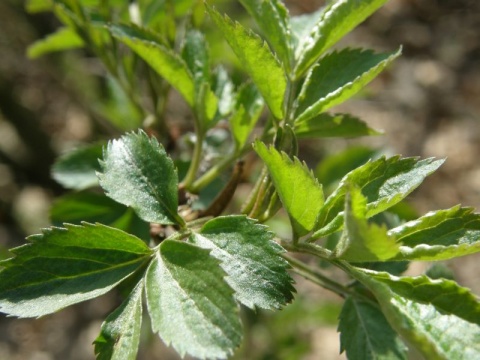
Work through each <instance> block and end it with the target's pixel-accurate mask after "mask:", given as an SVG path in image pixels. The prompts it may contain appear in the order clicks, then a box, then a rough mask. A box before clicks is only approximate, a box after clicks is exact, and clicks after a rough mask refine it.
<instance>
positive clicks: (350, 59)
mask: <svg viewBox="0 0 480 360" xmlns="http://www.w3.org/2000/svg"><path fill="white" fill-rule="evenodd" d="M400 53H401V50H398V51H397V52H395V53H384V54H375V53H374V52H373V51H371V50H361V49H345V50H342V51H338V52H337V51H334V52H332V53H330V54H328V55H326V56H325V57H324V58H322V59H321V60H320V62H319V63H318V65H316V66H315V67H314V68H312V70H311V71H310V72H309V73H308V75H307V78H306V79H305V82H304V84H303V86H302V90H301V91H300V94H299V95H298V98H297V100H296V110H295V116H296V120H295V121H296V122H302V121H305V120H308V119H310V118H312V117H314V116H317V115H319V114H320V113H322V112H324V111H326V110H328V109H329V108H331V107H332V106H335V105H338V104H340V103H342V102H344V101H345V100H347V99H349V98H350V97H352V96H353V95H355V94H356V93H357V92H358V91H359V90H361V89H362V88H363V87H364V86H365V85H367V84H368V83H369V82H370V81H372V80H373V79H374V78H375V77H376V76H377V75H378V74H380V73H381V72H382V71H383V69H385V67H386V66H387V65H389V64H390V63H391V62H392V61H393V60H395V59H396V58H397V57H398V56H400Z"/></svg>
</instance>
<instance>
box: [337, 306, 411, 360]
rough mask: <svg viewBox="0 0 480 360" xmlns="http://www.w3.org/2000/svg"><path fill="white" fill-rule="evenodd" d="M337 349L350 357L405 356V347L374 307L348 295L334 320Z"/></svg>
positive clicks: (389, 359)
mask: <svg viewBox="0 0 480 360" xmlns="http://www.w3.org/2000/svg"><path fill="white" fill-rule="evenodd" d="M338 331H339V332H340V350H341V351H342V352H343V351H346V353H347V357H348V359H350V360H394V359H407V348H406V346H405V344H404V343H403V342H402V340H401V339H400V338H399V337H398V335H397V334H396V332H395V331H394V330H393V329H392V328H391V326H390V324H389V323H388V322H387V319H385V316H384V315H383V313H382V312H381V311H380V309H379V308H378V306H375V305H374V304H372V303H369V302H366V301H363V300H359V299H356V298H354V297H348V298H347V300H345V304H344V305H343V308H342V312H341V314H340V319H339V323H338Z"/></svg>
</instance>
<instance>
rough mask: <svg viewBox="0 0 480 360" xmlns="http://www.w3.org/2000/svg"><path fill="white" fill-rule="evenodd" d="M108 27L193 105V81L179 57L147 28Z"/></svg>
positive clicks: (130, 26) (131, 26)
mask: <svg viewBox="0 0 480 360" xmlns="http://www.w3.org/2000/svg"><path fill="white" fill-rule="evenodd" d="M109 29H110V32H111V33H112V35H113V36H114V37H115V38H117V39H118V40H120V41H121V42H123V43H124V44H125V45H127V46H128V47H129V48H131V49H132V50H133V51H134V52H135V53H136V54H137V55H138V56H140V57H141V58H142V59H143V60H145V62H147V64H149V65H150V66H151V67H152V69H153V70H155V71H156V72H157V73H158V74H159V75H160V76H162V77H163V78H165V80H166V81H168V82H169V83H170V84H171V85H172V86H173V87H174V88H175V89H177V90H178V91H179V92H180V94H182V96H183V97H184V98H185V100H186V101H187V103H188V104H189V105H190V106H194V105H195V81H194V78H193V75H192V74H191V72H190V70H189V69H188V67H187V65H186V63H185V62H184V61H183V59H182V58H181V57H179V56H178V55H177V54H175V52H173V50H171V49H170V48H168V47H167V46H166V45H165V44H163V43H162V42H161V41H158V40H157V39H156V38H155V37H154V35H151V34H149V33H148V31H147V30H144V29H142V28H139V27H137V26H134V25H129V26H126V25H122V26H120V25H113V26H110V27H109Z"/></svg>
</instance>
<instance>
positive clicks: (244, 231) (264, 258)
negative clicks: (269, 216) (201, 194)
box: [190, 216, 294, 309]
mask: <svg viewBox="0 0 480 360" xmlns="http://www.w3.org/2000/svg"><path fill="white" fill-rule="evenodd" d="M190 241H191V242H193V243H194V244H196V245H198V246H200V247H203V248H207V249H211V250H212V252H211V254H212V256H214V257H216V258H217V259H219V260H220V261H221V264H222V268H223V269H224V270H225V272H226V273H227V275H228V276H227V278H226V281H227V282H228V284H230V286H231V287H232V288H233V289H234V290H235V293H236V294H235V295H236V298H237V300H238V301H239V302H241V303H242V304H244V305H245V306H248V307H250V308H254V307H255V306H257V307H260V308H263V309H274V308H280V307H281V306H283V305H285V304H286V303H288V302H290V301H291V300H292V299H293V295H292V292H293V291H294V288H293V286H292V282H293V280H292V279H291V277H290V275H289V274H288V272H287V268H288V267H289V266H288V263H287V262H286V261H285V260H284V259H283V258H282V257H281V256H280V254H281V253H282V252H283V251H284V250H283V249H282V248H281V247H280V246H279V245H277V244H276V243H275V242H273V234H272V233H271V232H269V231H268V230H267V228H266V226H264V225H260V224H258V223H257V222H256V221H255V220H252V219H249V218H247V217H245V216H224V217H217V218H215V219H213V220H210V221H209V222H207V223H206V224H205V225H204V226H203V227H202V229H201V230H200V231H199V232H198V233H195V234H193V235H192V236H191V237H190Z"/></svg>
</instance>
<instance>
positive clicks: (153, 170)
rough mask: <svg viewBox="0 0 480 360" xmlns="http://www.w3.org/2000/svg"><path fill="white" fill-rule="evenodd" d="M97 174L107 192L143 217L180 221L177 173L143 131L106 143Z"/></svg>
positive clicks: (156, 221) (158, 145)
mask: <svg viewBox="0 0 480 360" xmlns="http://www.w3.org/2000/svg"><path fill="white" fill-rule="evenodd" d="M101 165H102V169H103V173H99V174H98V178H99V179H100V185H101V186H102V187H103V188H104V189H105V191H106V192H107V195H108V196H109V197H111V198H112V199H113V200H115V201H118V202H119V203H121V204H124V205H127V206H131V207H132V208H133V209H134V210H135V211H136V213H137V214H138V216H140V217H141V218H142V219H143V220H145V221H148V222H153V223H158V224H179V225H183V224H184V220H183V219H182V218H181V217H180V215H178V213H177V207H178V194H177V192H178V177H177V171H176V170H175V166H174V164H173V161H172V159H170V158H169V157H168V155H167V154H166V152H165V149H164V148H163V146H162V145H160V144H159V143H158V141H157V140H156V139H155V138H149V137H148V136H147V134H145V133H144V132H143V131H139V132H138V134H135V133H131V134H128V135H125V136H122V138H120V139H119V140H113V141H111V142H109V143H108V146H107V148H106V149H105V151H104V155H103V161H102V162H101Z"/></svg>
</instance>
